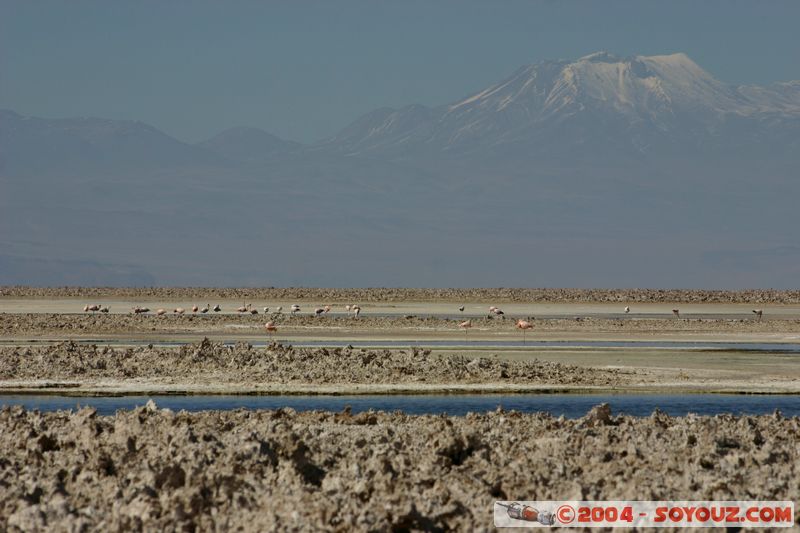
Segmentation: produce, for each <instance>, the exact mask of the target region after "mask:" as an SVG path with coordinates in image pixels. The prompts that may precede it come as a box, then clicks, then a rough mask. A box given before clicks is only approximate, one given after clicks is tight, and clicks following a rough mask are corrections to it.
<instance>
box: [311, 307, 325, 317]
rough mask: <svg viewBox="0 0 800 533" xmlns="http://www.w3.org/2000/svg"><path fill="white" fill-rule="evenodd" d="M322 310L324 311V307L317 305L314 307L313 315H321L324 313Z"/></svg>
mask: <svg viewBox="0 0 800 533" xmlns="http://www.w3.org/2000/svg"><path fill="white" fill-rule="evenodd" d="M324 312H325V309H323V308H321V307H317V308H316V309H314V315H315V316H322V313H324Z"/></svg>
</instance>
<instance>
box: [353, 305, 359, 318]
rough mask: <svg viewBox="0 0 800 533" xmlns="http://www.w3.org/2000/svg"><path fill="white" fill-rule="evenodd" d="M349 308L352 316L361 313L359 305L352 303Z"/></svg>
mask: <svg viewBox="0 0 800 533" xmlns="http://www.w3.org/2000/svg"><path fill="white" fill-rule="evenodd" d="M351 309H352V310H353V317H355V318H358V315H360V314H361V307H359V306H357V305H354V306H353V307H352V308H351Z"/></svg>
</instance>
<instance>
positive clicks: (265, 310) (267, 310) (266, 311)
mask: <svg viewBox="0 0 800 533" xmlns="http://www.w3.org/2000/svg"><path fill="white" fill-rule="evenodd" d="M267 313H269V307H265V308H264V314H265V315H266V314H267Z"/></svg>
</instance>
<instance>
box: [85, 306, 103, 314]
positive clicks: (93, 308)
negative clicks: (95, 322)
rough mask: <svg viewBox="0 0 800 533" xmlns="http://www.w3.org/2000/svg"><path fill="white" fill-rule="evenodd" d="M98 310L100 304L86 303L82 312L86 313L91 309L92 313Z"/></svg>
mask: <svg viewBox="0 0 800 533" xmlns="http://www.w3.org/2000/svg"><path fill="white" fill-rule="evenodd" d="M99 310H100V304H91V305H86V306H85V307H84V308H83V312H84V313H87V312H89V311H91V312H92V314H94V312H95V311H99Z"/></svg>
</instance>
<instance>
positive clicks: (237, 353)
mask: <svg viewBox="0 0 800 533" xmlns="http://www.w3.org/2000/svg"><path fill="white" fill-rule="evenodd" d="M635 374H636V375H637V377H638V379H639V380H642V379H643V378H644V376H645V373H644V372H635V371H631V370H621V369H596V368H586V367H579V366H574V365H567V364H563V363H555V362H550V361H540V360H536V359H534V360H532V361H506V360H501V359H497V358H493V357H480V358H474V359H469V358H466V357H463V356H459V355H452V354H450V355H441V356H435V355H432V354H431V352H430V350H422V349H416V348H412V349H408V350H371V349H356V348H294V347H292V346H284V345H281V344H272V345H270V346H268V347H266V348H255V347H253V346H252V345H250V344H248V343H243V342H240V343H237V344H236V345H234V346H226V345H224V344H222V343H216V342H211V341H209V340H208V339H204V340H203V341H201V342H199V343H192V344H186V345H183V346H181V347H180V348H165V347H153V346H140V347H136V348H111V347H109V346H96V345H85V344H77V343H75V342H72V341H69V342H62V343H58V344H54V345H50V346H20V347H14V346H0V380H3V381H21V380H38V381H41V380H70V381H80V382H89V381H97V380H102V379H114V380H126V379H128V380H134V379H136V380H141V379H152V380H163V379H167V378H168V379H179V380H181V381H182V382H193V383H207V382H213V383H229V384H238V383H279V384H284V385H286V384H393V385H396V384H412V383H416V384H422V383H425V384H440V383H458V384H461V385H463V384H478V383H506V384H552V385H604V386H608V385H619V384H624V383H628V382H630V381H631V379H632V377H633V376H634V375H635Z"/></svg>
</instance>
